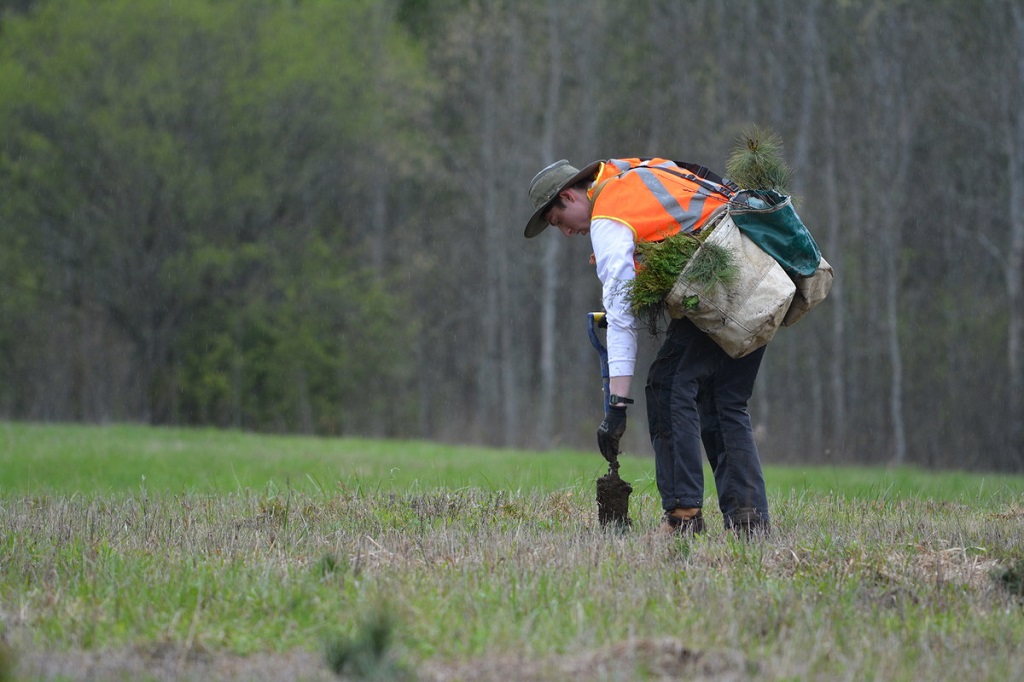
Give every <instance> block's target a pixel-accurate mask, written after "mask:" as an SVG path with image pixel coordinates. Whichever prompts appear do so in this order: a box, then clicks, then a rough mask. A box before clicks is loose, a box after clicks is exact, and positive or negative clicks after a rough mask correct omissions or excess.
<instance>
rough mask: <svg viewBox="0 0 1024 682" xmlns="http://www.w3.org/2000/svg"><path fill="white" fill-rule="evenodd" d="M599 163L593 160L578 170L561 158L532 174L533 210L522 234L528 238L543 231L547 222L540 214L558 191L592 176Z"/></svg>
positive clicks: (531, 195)
mask: <svg viewBox="0 0 1024 682" xmlns="http://www.w3.org/2000/svg"><path fill="white" fill-rule="evenodd" d="M600 165H601V162H600V161H595V162H593V163H591V164H589V165H588V166H587V167H585V168H584V169H583V170H578V169H577V168H575V167H574V166H573V165H572V164H570V163H569V162H568V161H566V160H565V159H562V160H561V161H555V162H554V163H553V164H551V165H550V166H548V167H547V168H545V169H543V170H542V171H541V172H539V173H537V174H536V175H534V176H533V180H531V181H530V201H532V202H533V208H534V211H533V215H532V216H530V221H529V222H528V223H526V231H525V232H524V233H523V234H525V235H526V237H527V238H530V237H536V236H537V235H538V234H540V233H541V232H543V231H544V228H545V227H547V226H548V222H547V221H546V220H544V218H543V217H541V216H543V215H544V213H545V212H546V211H547V210H548V207H550V206H551V202H552V201H554V200H555V197H557V196H558V193H559V192H561V191H562V190H563V189H565V188H566V187H572V186H573V185H575V184H576V183H577V182H580V181H581V180H585V179H587V178H590V177H593V175H594V173H596V172H597V169H598V167H599V166H600Z"/></svg>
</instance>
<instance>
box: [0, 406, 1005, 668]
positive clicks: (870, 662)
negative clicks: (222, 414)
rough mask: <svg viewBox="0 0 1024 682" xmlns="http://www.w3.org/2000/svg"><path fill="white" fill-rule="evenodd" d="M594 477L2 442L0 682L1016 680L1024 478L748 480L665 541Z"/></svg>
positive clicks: (419, 451)
mask: <svg viewBox="0 0 1024 682" xmlns="http://www.w3.org/2000/svg"><path fill="white" fill-rule="evenodd" d="M603 464H604V463H603V460H602V459H601V458H600V456H599V455H597V454H596V452H571V451H564V452H552V453H534V452H522V451H509V450H495V449H486V448H472V447H448V446H441V445H436V444H429V443H419V442H394V441H371V440H348V439H317V438H293V437H271V436H257V435H251V434H242V433H237V432H223V431H207V430H181V429H155V428H146V427H137V426H110V427H81V426H52V425H51V426H39V425H25V424H2V423H0V505H2V506H0V642H2V643H0V681H2V682H7V681H8V680H19V681H20V680H37V679H47V680H172V679H181V680H185V679H212V680H229V679H231V680H235V679H238V680H243V679H244V680H250V679H251V680H278V679H289V680H332V679H339V675H338V674H336V673H340V675H341V676H342V677H344V678H346V679H423V680H491V679H526V680H562V679H586V680H632V679H677V678H685V679H704V680H744V679H759V680H760V679H763V680H865V679H876V680H919V679H935V680H959V681H963V680H1007V679H1022V678H1024V652H1022V651H1021V646H1020V643H1021V642H1022V641H1024V612H1022V605H1024V601H1022V600H1024V478H1021V477H1011V476H1004V475H980V474H967V473H962V472H959V473H942V474H934V473H926V472H921V471H916V470H912V469H900V470H886V469H867V468H863V469H862V468H844V469H836V468H825V467H772V466H770V464H769V465H768V466H767V467H766V477H767V480H768V484H769V497H770V501H771V505H772V512H773V523H774V532H773V534H772V536H771V537H770V538H768V539H766V540H758V541H752V542H747V541H743V540H739V539H737V538H735V537H733V536H732V535H730V534H727V533H725V532H723V531H722V525H721V517H720V515H718V514H717V505H716V504H715V501H714V499H715V498H714V489H713V482H712V479H711V477H710V475H709V476H708V477H707V480H708V491H707V493H708V497H707V506H706V516H707V517H708V520H709V525H710V528H709V532H708V533H707V534H706V535H704V536H701V537H698V538H696V539H692V540H684V539H678V538H664V537H658V536H656V535H655V534H653V533H652V531H653V528H654V526H655V524H656V521H657V518H658V514H659V510H658V505H657V501H656V491H655V487H654V482H653V463H652V461H651V460H650V459H649V458H645V457H635V458H626V459H625V461H624V462H623V467H622V472H621V473H622V475H623V477H624V478H626V479H627V480H629V481H630V482H632V483H633V487H634V494H633V496H632V498H631V503H630V512H631V516H632V518H633V519H634V522H635V523H634V526H633V527H632V528H631V529H629V530H627V531H624V532H617V531H611V530H604V529H601V528H599V526H598V524H597V520H596V518H597V513H596V504H595V502H594V481H595V479H596V478H597V477H598V476H600V475H601V474H603V473H604V466H603Z"/></svg>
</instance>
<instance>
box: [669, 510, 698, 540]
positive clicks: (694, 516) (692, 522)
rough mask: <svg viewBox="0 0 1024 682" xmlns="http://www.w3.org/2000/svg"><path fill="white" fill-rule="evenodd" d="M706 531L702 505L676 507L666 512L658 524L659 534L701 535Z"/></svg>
mask: <svg viewBox="0 0 1024 682" xmlns="http://www.w3.org/2000/svg"><path fill="white" fill-rule="evenodd" d="M703 532H704V515H703V514H702V513H701V509H700V507H676V508H675V509H673V510H671V511H667V512H665V516H663V517H662V519H661V525H660V526H658V534H659V535H673V534H675V535H699V534H701V533H703Z"/></svg>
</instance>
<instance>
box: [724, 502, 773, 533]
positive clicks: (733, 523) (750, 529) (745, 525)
mask: <svg viewBox="0 0 1024 682" xmlns="http://www.w3.org/2000/svg"><path fill="white" fill-rule="evenodd" d="M725 529H726V530H731V531H733V532H734V533H736V536H737V537H739V538H741V539H743V540H764V539H766V538H768V537H769V536H770V535H771V533H772V524H771V522H770V521H769V520H768V519H767V518H765V517H762V516H761V515H760V514H758V512H757V510H756V509H751V508H746V507H744V508H741V509H739V510H737V511H736V512H735V513H733V514H731V515H730V516H729V517H728V518H726V519H725Z"/></svg>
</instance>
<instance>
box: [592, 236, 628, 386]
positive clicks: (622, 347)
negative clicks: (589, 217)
mask: <svg viewBox="0 0 1024 682" xmlns="http://www.w3.org/2000/svg"><path fill="white" fill-rule="evenodd" d="M590 243H591V245H592V246H593V248H594V258H595V259H596V260H597V277H598V279H600V280H601V287H602V296H601V298H602V301H603V302H604V309H605V312H606V313H607V320H608V333H607V344H606V345H607V346H608V374H609V376H613V377H615V376H633V370H634V368H635V366H636V318H635V317H634V316H633V313H632V312H630V310H629V301H628V300H627V298H626V291H625V283H626V282H628V281H630V280H632V279H633V278H634V277H635V276H636V268H635V266H634V264H633V251H634V249H635V248H636V243H635V242H634V240H633V231H632V230H631V229H630V228H628V227H626V225H625V224H623V223H620V222H618V221H616V220H611V219H609V218H598V219H596V220H594V221H592V222H591V224H590Z"/></svg>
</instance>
